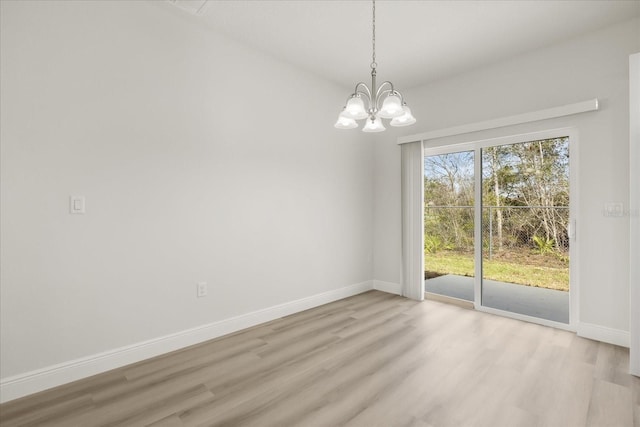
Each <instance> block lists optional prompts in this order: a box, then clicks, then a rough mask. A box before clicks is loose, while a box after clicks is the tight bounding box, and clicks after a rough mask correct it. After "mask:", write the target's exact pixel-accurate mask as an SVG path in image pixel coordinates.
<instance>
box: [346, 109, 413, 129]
mask: <svg viewBox="0 0 640 427" xmlns="http://www.w3.org/2000/svg"><path fill="white" fill-rule="evenodd" d="M402 111H403V113H402V114H401V115H400V116H398V117H394V118H393V120H391V122H390V123H389V124H390V125H391V126H396V127H400V126H409V125H412V124H414V123H415V122H416V118H415V117H413V114H411V109H410V108H409V107H407V106H406V105H404V106H403V107H402ZM356 126H357V124H356Z"/></svg>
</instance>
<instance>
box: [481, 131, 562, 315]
mask: <svg viewBox="0 0 640 427" xmlns="http://www.w3.org/2000/svg"><path fill="white" fill-rule="evenodd" d="M481 153H482V154H481V162H482V167H481V169H482V184H481V185H482V286H481V289H482V291H481V292H482V296H481V301H482V305H483V306H485V307H490V308H495V309H499V310H504V311H510V312H513V313H518V314H523V315H527V316H533V317H538V318H542V319H547V320H552V321H556V322H562V323H569V236H568V233H567V229H568V225H569V138H568V137H561V138H553V139H545V140H539V141H530V142H522V143H517V144H506V145H498V146H493V147H487V148H483V149H482V150H481Z"/></svg>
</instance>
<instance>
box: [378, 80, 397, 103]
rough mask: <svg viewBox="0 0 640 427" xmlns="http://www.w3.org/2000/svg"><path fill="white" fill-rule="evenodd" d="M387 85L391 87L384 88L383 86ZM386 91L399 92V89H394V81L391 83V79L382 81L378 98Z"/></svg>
mask: <svg viewBox="0 0 640 427" xmlns="http://www.w3.org/2000/svg"><path fill="white" fill-rule="evenodd" d="M385 86H389V89H387V90H384V91H383V88H384V87H385ZM385 93H392V94H393V93H399V92H398V91H397V90H395V89H394V87H393V83H391V82H390V81H389V80H387V81H384V82H382V84H381V85H380V87H378V90H377V91H376V100H378V99H379V98H380V96H382V95H384V94H385Z"/></svg>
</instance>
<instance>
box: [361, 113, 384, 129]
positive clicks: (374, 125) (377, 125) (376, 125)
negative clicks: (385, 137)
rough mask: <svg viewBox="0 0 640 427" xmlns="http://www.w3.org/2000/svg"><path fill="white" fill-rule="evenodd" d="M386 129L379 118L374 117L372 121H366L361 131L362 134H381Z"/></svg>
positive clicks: (369, 119)
mask: <svg viewBox="0 0 640 427" xmlns="http://www.w3.org/2000/svg"><path fill="white" fill-rule="evenodd" d="M386 129H387V128H385V127H384V125H383V124H382V120H380V117H378V116H376V117H375V118H373V119H371V118H368V119H367V123H366V124H365V125H364V127H363V128H362V131H363V132H382V131H384V130H386Z"/></svg>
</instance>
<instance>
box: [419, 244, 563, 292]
mask: <svg viewBox="0 0 640 427" xmlns="http://www.w3.org/2000/svg"><path fill="white" fill-rule="evenodd" d="M553 256H554V255H536V256H535V257H531V256H529V255H527V256H526V257H521V258H520V259H516V260H503V259H492V260H487V259H485V260H483V274H484V278H485V279H488V280H497V281H500V282H508V283H518V284H521V285H527V286H537V287H540V288H548V289H557V290H562V291H568V290H569V268H568V266H569V265H568V263H566V266H563V265H562V263H558V262H557V259H555V258H551V257H553ZM527 260H529V262H527ZM545 261H548V262H545ZM424 263H425V270H426V271H427V272H428V274H429V275H431V276H435V275H444V274H456V275H460V276H474V270H473V269H474V267H473V255H472V254H464V253H459V252H455V251H440V252H437V253H435V254H429V253H428V254H425V260H424ZM545 264H546V265H545Z"/></svg>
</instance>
